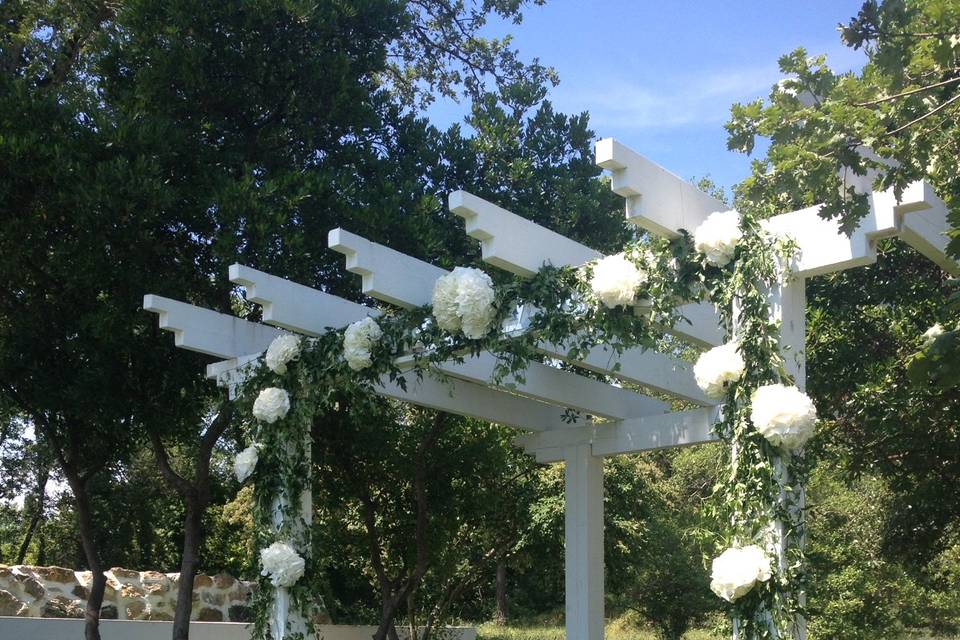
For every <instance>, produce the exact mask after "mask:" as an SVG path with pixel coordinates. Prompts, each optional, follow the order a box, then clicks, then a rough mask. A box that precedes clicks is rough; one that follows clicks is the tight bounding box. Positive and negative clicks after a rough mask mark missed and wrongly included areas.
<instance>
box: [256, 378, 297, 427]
mask: <svg viewBox="0 0 960 640" xmlns="http://www.w3.org/2000/svg"><path fill="white" fill-rule="evenodd" d="M288 411H290V394H288V393H287V392H286V391H284V390H283V389H278V388H277V387H267V388H266V389H264V390H263V391H261V392H260V395H258V396H257V399H256V400H254V401H253V417H254V418H256V419H257V420H263V421H264V422H266V423H268V424H273V423H274V422H276V421H277V420H280V419H281V418H283V417H284V416H286V415H287V412H288Z"/></svg>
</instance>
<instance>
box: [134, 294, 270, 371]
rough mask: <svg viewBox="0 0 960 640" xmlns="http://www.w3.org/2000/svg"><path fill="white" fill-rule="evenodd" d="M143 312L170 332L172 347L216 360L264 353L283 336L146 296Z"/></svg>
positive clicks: (191, 306) (221, 316)
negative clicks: (153, 315) (147, 312)
mask: <svg viewBox="0 0 960 640" xmlns="http://www.w3.org/2000/svg"><path fill="white" fill-rule="evenodd" d="M143 308H144V310H145V311H151V312H153V313H156V314H157V315H158V316H159V318H158V322H159V325H160V328H161V329H166V330H167V331H171V332H173V335H174V344H176V345H177V346H178V347H181V348H183V349H188V350H189V351H197V352H199V353H204V354H206V355H208V356H214V357H216V358H235V357H237V356H243V355H246V354H248V353H255V352H258V351H263V350H265V349H266V348H267V347H268V346H270V343H271V342H273V339H274V338H276V337H277V336H278V335H280V334H281V333H283V332H282V331H280V330H279V329H274V328H273V327H268V326H267V325H263V324H257V323H255V322H247V321H246V320H243V319H241V318H237V317H236V316H230V315H227V314H225V313H218V312H216V311H211V310H210V309H203V308H201V307H196V306H194V305H192V304H189V303H186V302H180V301H179V300H173V299H171V298H165V297H163V296H158V295H153V294H147V295H145V296H143Z"/></svg>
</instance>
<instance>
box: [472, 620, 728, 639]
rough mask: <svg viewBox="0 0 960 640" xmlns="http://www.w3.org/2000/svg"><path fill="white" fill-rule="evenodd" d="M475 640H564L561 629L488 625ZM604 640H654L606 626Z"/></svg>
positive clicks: (702, 634)
mask: <svg viewBox="0 0 960 640" xmlns="http://www.w3.org/2000/svg"><path fill="white" fill-rule="evenodd" d="M684 638H685V640H717V636H714V635H710V633H708V632H706V631H691V632H689V633H687V635H685V636H684ZM477 640H566V635H565V632H564V629H563V627H498V626H496V625H494V624H491V623H488V624H483V625H480V626H479V627H477ZM604 640H656V636H654V635H653V633H651V632H650V631H644V630H642V629H636V628H633V629H630V628H626V627H623V626H618V625H616V624H608V625H607V628H606V633H605V634H604Z"/></svg>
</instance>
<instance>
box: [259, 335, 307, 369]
mask: <svg viewBox="0 0 960 640" xmlns="http://www.w3.org/2000/svg"><path fill="white" fill-rule="evenodd" d="M299 357H300V338H299V337H298V336H295V335H291V334H289V333H285V334H283V335H282V336H277V337H276V338H274V339H273V342H271V343H270V346H269V347H267V356H266V358H265V360H266V362H267V367H269V369H270V371H273V372H274V373H286V372H287V363H288V362H291V361H293V360H296V359H297V358H299Z"/></svg>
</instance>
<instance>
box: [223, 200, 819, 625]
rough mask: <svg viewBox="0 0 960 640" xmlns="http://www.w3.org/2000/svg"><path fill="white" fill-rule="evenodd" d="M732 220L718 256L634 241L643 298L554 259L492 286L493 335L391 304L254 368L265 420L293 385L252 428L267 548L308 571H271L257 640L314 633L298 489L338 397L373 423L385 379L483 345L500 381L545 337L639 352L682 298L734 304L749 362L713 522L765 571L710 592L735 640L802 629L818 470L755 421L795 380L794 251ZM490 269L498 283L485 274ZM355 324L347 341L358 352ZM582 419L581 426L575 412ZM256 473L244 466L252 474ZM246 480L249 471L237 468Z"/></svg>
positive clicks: (681, 245) (245, 407) (729, 415)
mask: <svg viewBox="0 0 960 640" xmlns="http://www.w3.org/2000/svg"><path fill="white" fill-rule="evenodd" d="M731 214H732V216H733V218H732V220H733V221H734V225H737V226H738V229H734V231H736V234H734V235H733V236H731V237H730V238H727V240H726V244H725V245H724V244H723V242H721V243H720V244H721V245H722V248H723V249H724V251H725V252H726V255H723V253H724V251H722V252H721V254H720V255H719V257H718V254H716V252H715V251H711V250H710V249H709V248H707V249H704V248H703V247H702V246H701V243H700V241H699V230H698V233H697V235H698V239H697V242H696V243H695V241H694V238H692V237H691V236H690V235H688V234H686V233H683V234H681V236H680V237H679V238H676V239H673V240H667V239H655V240H652V241H646V242H644V241H636V242H633V243H630V244H629V245H627V246H626V247H625V249H624V252H623V254H621V255H622V257H623V258H625V259H626V261H627V262H628V263H629V264H627V265H626V266H627V267H628V268H629V267H630V265H632V266H633V267H634V268H635V269H636V272H634V273H633V274H632V276H635V277H636V278H635V280H627V281H628V282H630V283H631V284H630V287H631V291H630V292H629V293H632V294H633V301H632V304H631V305H621V306H614V307H613V308H610V307H608V306H607V304H604V302H609V300H603V301H601V298H599V297H598V296H597V295H596V293H595V292H594V290H593V289H592V287H591V281H592V280H593V278H594V270H595V269H596V268H597V266H598V263H597V262H593V263H589V264H587V265H584V266H582V267H554V266H549V265H548V266H544V267H543V268H542V269H540V271H539V272H538V273H537V274H535V275H534V276H533V277H532V278H530V279H513V280H510V281H508V282H506V283H505V284H502V285H499V286H495V287H493V296H492V300H493V302H492V309H491V318H490V320H491V322H490V330H488V331H487V332H486V333H485V335H484V336H483V337H482V338H479V339H469V338H467V337H466V336H465V335H464V334H463V332H462V331H447V330H444V329H442V328H440V326H439V325H440V322H438V321H437V320H436V319H435V318H434V315H433V309H432V308H431V306H429V305H427V306H423V307H419V308H415V309H408V310H396V309H386V310H384V311H383V313H382V315H380V316H378V317H377V318H376V319H375V322H373V321H369V320H368V321H365V324H364V326H357V325H358V323H355V324H354V325H352V328H343V329H336V330H334V329H331V330H330V331H328V332H327V333H325V334H324V335H322V336H320V337H318V338H311V339H303V340H301V341H300V342H299V343H293V344H291V343H289V342H288V343H287V344H286V345H281V346H282V347H283V348H285V349H286V351H285V352H284V353H281V356H280V363H279V365H278V364H277V363H276V362H273V361H271V359H272V360H274V361H275V360H276V359H277V353H270V352H268V357H267V358H266V359H264V358H260V359H258V360H255V361H253V362H251V363H249V364H248V365H246V367H245V370H244V377H243V382H241V383H240V385H239V387H238V400H237V402H238V403H240V405H241V407H240V409H241V412H242V413H241V415H252V414H253V415H259V416H260V417H263V416H264V414H263V411H262V409H260V408H255V407H254V405H256V404H257V402H256V401H257V398H258V397H259V395H260V394H261V392H262V390H264V389H272V390H274V391H277V390H286V393H287V394H289V395H287V396H286V397H287V398H288V399H289V405H288V410H286V408H285V407H283V406H280V407H279V408H278V407H277V406H273V407H271V409H272V410H276V411H275V414H271V415H269V416H268V417H269V418H270V419H271V420H272V422H267V421H266V420H263V419H253V420H250V421H249V422H248V431H249V436H250V438H251V440H252V441H253V442H254V443H256V445H255V447H256V448H255V451H256V452H257V455H256V456H255V459H254V464H255V469H254V470H253V471H252V476H251V477H252V478H253V479H254V480H255V484H254V496H255V498H254V522H255V528H256V543H257V545H258V548H260V549H267V548H268V547H270V545H273V544H275V543H278V542H280V543H287V544H289V545H291V546H292V547H293V549H295V550H296V551H297V552H298V554H299V556H298V558H299V559H300V560H301V562H302V565H300V566H302V577H300V578H299V579H298V580H296V582H295V583H293V584H292V585H290V586H287V587H284V588H280V589H278V588H275V587H276V580H277V575H276V574H273V573H271V574H270V575H263V576H262V577H261V578H260V584H259V588H258V589H257V591H256V595H255V599H254V603H253V608H254V613H255V616H256V624H255V633H254V637H255V638H258V639H266V638H274V639H275V640H277V639H278V638H281V637H282V638H297V639H299V640H305V638H304V634H305V633H311V634H312V620H313V617H314V613H315V612H314V599H315V595H314V594H316V593H318V592H319V591H320V589H319V587H320V584H319V580H320V574H321V572H320V567H318V566H317V562H316V561H315V560H313V557H314V556H315V555H317V554H313V553H311V549H310V546H309V545H310V542H309V540H310V537H309V527H310V525H309V522H307V521H306V519H305V518H306V514H307V513H309V511H305V509H304V507H305V506H306V507H307V509H309V505H304V504H303V503H302V500H301V499H300V498H299V496H301V495H302V494H303V492H304V491H305V490H306V489H308V487H307V486H306V482H307V481H308V479H309V478H310V473H309V470H310V465H311V461H310V459H309V454H308V452H309V448H308V447H307V440H306V439H307V438H308V437H309V435H310V433H311V428H312V425H313V422H314V420H315V419H319V418H321V417H322V416H324V415H325V414H326V413H328V412H330V411H332V410H333V409H335V408H336V407H338V406H349V407H350V416H351V418H352V419H358V420H362V419H364V416H365V415H370V412H372V411H376V409H375V407H374V403H373V397H374V387H375V386H376V385H377V383H378V381H379V380H380V379H381V378H383V377H386V378H389V379H390V380H391V381H393V382H396V383H398V384H399V385H400V386H401V387H403V388H406V384H407V381H408V380H410V379H411V378H416V379H420V378H422V377H423V376H424V375H429V376H434V377H436V378H437V379H439V380H441V381H445V380H446V378H445V377H444V376H443V374H440V373H438V372H437V370H436V365H438V364H439V363H441V362H446V361H451V360H452V361H456V362H462V361H463V360H464V358H466V357H470V356H472V355H477V354H480V353H481V352H485V351H489V352H491V353H493V354H494V355H495V356H496V357H497V359H498V366H497V368H496V370H495V372H494V377H495V380H497V381H504V380H509V379H513V380H516V381H521V382H522V380H523V373H524V370H525V368H526V365H527V363H528V362H529V361H531V360H537V359H539V358H540V357H541V356H540V355H539V354H538V352H537V350H536V346H537V344H539V343H544V342H546V343H555V344H560V345H563V346H564V348H565V349H566V351H567V352H568V354H569V357H570V359H572V360H577V359H581V358H582V357H583V356H584V355H585V354H586V352H587V351H588V350H589V349H591V348H593V347H595V346H598V345H603V346H605V347H608V348H610V349H612V350H613V351H614V352H616V353H617V354H620V353H622V352H623V351H624V350H626V349H630V348H634V347H642V348H654V347H655V346H656V345H657V343H658V341H659V340H660V339H661V337H662V335H663V332H664V328H665V327H671V326H674V325H675V324H676V323H677V322H682V321H684V319H683V318H682V317H681V315H680V313H679V311H678V307H679V305H680V304H682V303H687V302H693V301H701V300H710V301H711V302H713V303H714V304H715V305H717V306H718V308H719V309H720V310H721V321H722V324H723V327H724V329H725V331H726V333H727V336H728V339H732V337H735V338H736V349H737V351H739V354H740V355H741V356H742V359H743V372H742V374H740V375H739V378H738V379H731V380H729V381H725V383H724V390H723V398H722V401H723V403H724V410H723V412H722V417H721V419H720V421H719V422H718V423H717V424H716V425H715V427H714V430H715V433H716V434H717V435H718V436H719V437H720V438H721V439H722V440H723V441H724V442H725V443H727V444H728V445H730V447H731V451H732V455H731V461H730V468H729V474H728V475H725V476H724V477H722V478H721V479H720V481H719V482H718V483H717V485H716V487H715V488H714V494H713V500H712V501H711V507H710V508H711V509H712V512H713V515H714V517H715V520H716V521H717V522H721V523H724V529H723V530H722V531H720V532H718V533H717V536H716V541H717V546H718V548H720V549H727V552H725V554H724V555H726V554H727V553H733V552H736V553H741V552H746V551H745V550H753V551H750V552H751V553H754V554H755V555H756V556H757V558H758V560H759V562H760V564H761V565H762V567H761V570H760V571H759V572H758V573H757V574H756V575H751V576H749V577H747V578H745V579H742V580H741V581H740V583H738V584H736V585H735V586H736V593H735V595H731V594H732V592H731V593H727V594H726V595H724V593H723V592H722V591H721V590H720V588H718V586H716V585H711V586H712V587H713V588H714V590H715V591H717V593H718V595H723V597H725V598H727V599H728V600H731V602H732V605H731V608H730V612H731V617H732V619H733V622H734V629H735V635H736V637H738V638H749V639H754V638H773V639H780V638H789V637H794V634H795V633H796V629H794V625H795V624H796V620H797V619H798V616H802V613H803V593H804V580H805V576H804V559H803V550H802V546H803V545H802V540H803V535H804V533H803V494H802V486H803V484H804V482H805V480H806V477H807V471H808V470H807V466H806V464H805V462H804V458H803V456H802V455H799V454H796V453H791V452H790V451H789V450H787V449H785V448H784V446H775V445H774V444H772V443H771V441H770V440H768V439H767V438H765V437H764V435H761V432H760V431H759V430H758V428H757V426H756V425H755V424H754V421H753V419H752V417H751V411H752V408H753V404H754V403H753V397H754V393H755V392H756V391H757V390H758V389H759V388H761V387H762V386H764V385H769V384H772V383H782V384H785V385H790V384H792V381H791V380H790V377H789V375H788V374H787V372H786V370H785V367H784V358H783V355H782V354H781V352H780V346H779V344H780V343H779V325H778V324H777V323H776V322H773V321H771V320H770V310H769V303H768V295H769V292H770V291H771V290H772V289H773V288H774V287H777V286H779V282H780V280H781V277H782V276H783V271H784V265H786V264H788V263H789V260H790V259H791V256H792V252H793V250H794V246H793V245H792V243H790V242H789V241H787V240H784V239H782V238H774V237H771V236H770V235H769V234H767V233H766V232H764V231H763V229H762V228H761V226H760V224H759V223H758V221H756V220H755V219H753V218H752V217H750V216H749V215H739V214H736V213H734V212H724V213H723V214H719V213H718V214H713V215H712V216H711V217H710V218H708V221H707V222H708V223H711V224H714V226H716V223H718V222H719V216H727V218H728V220H729V219H730V215H731ZM715 216H717V217H718V218H716V219H713V218H714V217H715ZM711 219H713V220H711ZM704 225H705V226H704V229H705V228H706V226H707V223H704ZM727 231H730V229H729V227H728V228H727ZM697 248H700V249H701V251H698V250H697ZM714 248H715V247H714ZM618 259H619V258H618ZM608 260H609V259H608ZM624 264H626V263H624ZM470 271H474V270H470ZM476 274H477V275H479V277H480V278H481V279H484V278H485V279H486V280H487V281H489V278H486V276H485V275H483V274H482V273H481V272H479V271H476ZM634 286H635V289H633V287H634ZM734 309H736V313H734V311H733V310H734ZM345 332H346V333H348V334H349V335H348V337H347V344H346V347H347V350H348V351H349V353H348V354H347V355H348V356H349V357H347V358H345V354H344V349H345V343H344V334H345ZM729 346H730V345H728V347H729ZM294 347H295V348H294ZM271 349H273V347H271ZM268 365H270V366H268ZM698 382H699V380H698ZM258 411H260V413H259V414H258ZM569 417H570V419H571V420H577V419H578V416H577V415H576V414H571V415H570V416H569ZM248 457H249V456H248ZM248 462H249V460H246V461H245V464H246V463H248ZM238 464H239V462H238ZM250 473H251V472H250V471H249V470H248V469H247V468H246V467H245V468H244V472H243V476H246V475H248V474H250ZM243 476H240V471H239V470H238V477H243ZM291 497H293V498H291ZM756 549H760V552H756V551H755V550H756ZM780 550H782V551H780ZM723 557H724V556H721V557H720V558H718V559H717V560H715V561H714V578H715V582H717V581H718V580H719V579H718V577H717V574H718V572H721V573H722V566H721V564H722V558H723ZM296 560H297V559H296V558H295V559H293V561H294V562H296ZM718 563H721V564H718ZM263 564H265V563H264V562H263V558H262V559H261V565H263ZM742 564H743V563H742V562H738V563H737V566H738V567H740V565H742ZM738 570H739V568H738ZM264 573H265V574H268V573H270V572H269V571H267V570H265V571H264ZM296 575H299V574H296ZM720 581H721V582H722V580H720ZM285 607H289V608H290V610H294V611H297V612H298V613H299V616H300V617H301V618H302V619H304V620H306V621H307V625H308V629H296V628H292V627H290V626H287V627H286V628H281V626H280V625H283V624H285V622H284V620H285V619H286V616H285V615H282V614H281V615H278V614H277V611H278V609H283V608H285ZM311 637H312V636H311Z"/></svg>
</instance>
